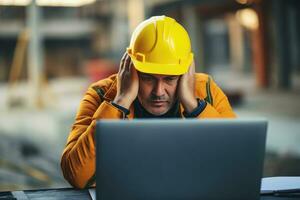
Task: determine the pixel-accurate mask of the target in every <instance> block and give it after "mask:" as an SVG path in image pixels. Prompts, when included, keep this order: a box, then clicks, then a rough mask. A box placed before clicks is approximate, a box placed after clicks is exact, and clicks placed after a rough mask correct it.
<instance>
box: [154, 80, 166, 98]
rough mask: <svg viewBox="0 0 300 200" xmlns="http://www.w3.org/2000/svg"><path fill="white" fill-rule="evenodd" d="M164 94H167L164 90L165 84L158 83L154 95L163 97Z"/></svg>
mask: <svg viewBox="0 0 300 200" xmlns="http://www.w3.org/2000/svg"><path fill="white" fill-rule="evenodd" d="M164 92H165V89H164V84H163V82H162V81H157V82H156V83H155V85H154V88H153V91H152V93H153V94H154V95H155V96H158V97H160V96H163V95H164Z"/></svg>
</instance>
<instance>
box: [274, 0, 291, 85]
mask: <svg viewBox="0 0 300 200" xmlns="http://www.w3.org/2000/svg"><path fill="white" fill-rule="evenodd" d="M272 3H273V5H274V7H273V11H274V17H275V33H276V34H275V41H277V59H278V72H277V73H278V74H277V76H278V86H279V87H280V88H290V87H291V62H290V57H289V56H290V45H289V44H290V41H289V35H288V34H289V31H288V30H289V28H288V20H287V19H288V13H287V7H286V2H285V1H283V0H274V1H272Z"/></svg>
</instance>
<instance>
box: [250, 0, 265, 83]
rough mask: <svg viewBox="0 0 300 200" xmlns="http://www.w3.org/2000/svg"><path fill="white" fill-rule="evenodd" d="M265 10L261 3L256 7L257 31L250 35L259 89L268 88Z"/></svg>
mask: <svg viewBox="0 0 300 200" xmlns="http://www.w3.org/2000/svg"><path fill="white" fill-rule="evenodd" d="M266 10H267V9H266V8H264V3H263V2H261V3H259V4H257V5H256V7H255V11H256V13H257V16H258V22H259V25H258V29H255V30H254V31H253V33H252V36H253V37H252V43H253V50H254V51H253V57H254V60H253V61H254V67H255V73H256V84H257V85H258V86H259V87H262V88H266V87H268V86H269V70H268V69H269V66H268V65H269V55H268V51H267V27H266Z"/></svg>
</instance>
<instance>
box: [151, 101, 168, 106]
mask: <svg viewBox="0 0 300 200" xmlns="http://www.w3.org/2000/svg"><path fill="white" fill-rule="evenodd" d="M166 103H167V101H151V104H152V105H154V106H163V105H164V104H166Z"/></svg>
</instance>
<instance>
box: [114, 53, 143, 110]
mask: <svg viewBox="0 0 300 200" xmlns="http://www.w3.org/2000/svg"><path fill="white" fill-rule="evenodd" d="M138 90H139V78H138V75H137V71H136V69H135V67H134V66H133V63H132V62H131V58H130V56H129V55H128V54H127V53H125V54H124V55H123V57H122V60H121V63H120V67H119V72H118V76H117V95H116V97H115V99H114V100H113V102H114V103H116V104H118V105H120V106H122V107H124V108H127V109H129V107H130V105H131V104H132V102H133V101H134V100H135V98H136V97H137V94H138Z"/></svg>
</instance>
